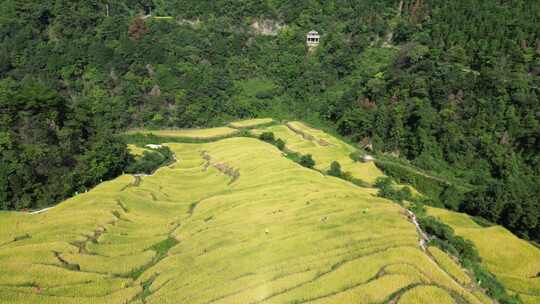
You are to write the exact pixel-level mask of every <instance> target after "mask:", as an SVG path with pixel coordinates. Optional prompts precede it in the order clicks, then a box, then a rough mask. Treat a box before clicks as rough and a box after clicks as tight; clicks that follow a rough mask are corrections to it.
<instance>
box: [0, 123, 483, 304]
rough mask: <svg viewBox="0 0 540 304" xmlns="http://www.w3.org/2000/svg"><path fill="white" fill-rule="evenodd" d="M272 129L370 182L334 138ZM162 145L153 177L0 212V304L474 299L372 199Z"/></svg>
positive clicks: (292, 168) (288, 165)
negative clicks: (168, 157) (167, 161)
mask: <svg viewBox="0 0 540 304" xmlns="http://www.w3.org/2000/svg"><path fill="white" fill-rule="evenodd" d="M279 127H284V126H272V127H268V129H272V128H274V129H277V130H278V131H279V132H284V133H286V134H289V135H291V134H290V133H288V132H292V135H291V137H290V138H289V140H290V142H288V144H291V145H292V146H291V149H295V147H298V149H309V150H302V151H310V153H313V155H314V157H316V158H318V159H319V160H321V162H320V166H325V165H324V163H323V160H327V165H329V162H330V161H331V160H335V159H336V160H339V157H342V158H341V159H342V161H343V163H342V164H345V165H346V166H347V168H351V169H347V170H351V171H352V170H357V171H355V172H357V173H358V174H359V175H363V174H365V175H366V176H367V175H369V176H372V177H373V175H379V174H380V173H376V174H374V173H373V172H372V171H370V169H369V168H368V167H363V166H362V165H363V164H356V163H353V162H352V160H351V162H349V163H348V162H346V161H345V159H346V158H347V157H348V154H347V152H348V151H350V149H349V148H347V145H346V144H344V143H342V142H340V141H339V140H337V139H335V138H333V137H330V136H327V135H325V134H323V133H320V132H317V131H316V130H314V129H306V132H310V134H313V136H314V137H316V138H319V139H322V140H324V141H327V142H328V143H330V145H326V144H322V145H321V143H322V142H320V141H318V139H317V140H316V141H315V142H314V141H312V140H307V141H306V140H304V139H303V137H300V138H299V137H298V135H297V133H294V132H293V131H291V129H290V128H288V127H286V126H285V127H284V128H285V129H280V128H279ZM294 127H295V128H302V126H301V125H299V124H295V125H294ZM199 131H200V130H198V131H194V132H199ZM259 131H261V130H258V131H257V132H259ZM218 133H219V132H218ZM209 134H216V133H213V132H209ZM278 137H280V136H278ZM295 143H297V144H298V146H295ZM166 145H167V146H168V147H169V148H170V149H171V151H172V152H173V153H175V157H176V162H175V163H174V164H171V165H169V166H167V167H162V168H160V169H159V170H157V171H156V172H155V174H153V175H151V176H143V177H133V176H127V175H125V176H121V177H118V178H116V179H115V180H113V181H109V182H105V183H102V184H100V185H99V186H97V187H95V188H94V189H92V190H91V191H89V192H87V193H83V194H79V195H77V196H75V197H73V198H71V199H68V200H66V201H65V202H62V203H61V204H59V205H58V206H56V207H54V208H53V209H51V210H49V211H47V212H43V213H40V214H34V215H32V214H22V213H14V212H3V213H0V225H1V227H2V229H1V230H0V240H1V242H0V270H1V271H0V303H15V304H18V303H55V304H63V303H83V304H84V303H111V304H124V303H130V304H133V303H137V304H154V303H156V304H157V303H159V304H162V303H165V304H167V303H174V304H177V303H190V304H191V303H193V304H198V303H300V302H304V301H312V302H316V303H349V302H354V303H382V302H386V301H396V300H399V299H400V297H406V296H407V291H408V290H414V288H415V287H416V288H418V287H424V286H426V287H429V286H436V287H439V288H440V289H442V290H444V291H445V292H448V293H449V294H452V295H453V296H455V297H458V298H459V299H460V301H461V302H460V303H481V302H480V300H479V299H480V296H478V295H476V292H477V291H476V290H472V289H470V288H469V287H468V286H464V285H462V284H460V283H459V282H458V281H456V280H454V278H452V276H450V275H449V274H448V273H447V272H446V271H448V270H446V271H445V269H443V268H441V267H440V265H439V264H437V263H436V262H435V261H434V260H433V259H432V257H431V255H429V254H428V253H427V252H425V251H423V250H422V249H421V248H420V247H419V242H418V241H419V240H418V234H417V232H416V228H415V226H414V224H413V223H411V222H410V221H409V219H408V218H407V216H406V212H405V210H404V209H403V208H402V207H401V206H399V205H397V204H394V203H393V202H391V201H389V200H386V199H383V198H380V197H377V196H376V195H375V194H374V192H375V191H374V189H370V188H361V187H357V186H354V185H352V184H351V183H348V182H346V181H344V180H341V179H338V178H334V177H330V176H325V175H323V174H321V173H320V172H318V171H315V170H310V169H307V168H304V167H302V166H300V165H298V164H296V163H294V162H292V161H291V160H289V159H287V158H286V157H284V156H283V154H282V152H281V151H279V150H278V149H277V148H276V147H274V146H272V145H270V144H267V143H264V142H262V141H259V140H257V139H254V138H246V137H233V138H228V139H223V140H219V141H214V142H209V143H200V144H193V143H191V144H188V143H169V144H166ZM306 147H307V148H306ZM332 147H334V148H332ZM319 149H322V150H323V152H318V150H319ZM326 149H330V150H326ZM332 149H335V150H332ZM302 153H304V152H302ZM357 165H358V167H355V166H357ZM224 168H228V169H230V170H234V172H237V173H238V176H236V177H233V176H231V173H230V170H225V169H224ZM362 168H364V169H366V168H367V169H366V172H367V173H366V172H364V171H363V169H362ZM367 179H369V178H367ZM367 179H366V180H367ZM473 292H475V293H473ZM432 294H434V292H432V291H430V290H428V291H426V297H424V298H422V297H420V298H419V299H420V300H419V302H418V303H432V302H430V301H431V300H432V297H431V295H432ZM419 296H423V295H419ZM409 297H411V296H409ZM413 299H414V298H413ZM422 301H423V302H422Z"/></svg>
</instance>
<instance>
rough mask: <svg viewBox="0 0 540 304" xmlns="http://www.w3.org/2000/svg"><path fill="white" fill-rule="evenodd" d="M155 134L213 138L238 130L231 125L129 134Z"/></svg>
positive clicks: (231, 133)
mask: <svg viewBox="0 0 540 304" xmlns="http://www.w3.org/2000/svg"><path fill="white" fill-rule="evenodd" d="M136 133H140V134H153V135H156V136H160V137H176V138H189V139H213V138H221V137H226V136H231V135H234V134H235V133H238V130H236V129H233V128H229V127H219V128H211V129H182V130H157V131H151V130H134V131H130V132H128V134H136Z"/></svg>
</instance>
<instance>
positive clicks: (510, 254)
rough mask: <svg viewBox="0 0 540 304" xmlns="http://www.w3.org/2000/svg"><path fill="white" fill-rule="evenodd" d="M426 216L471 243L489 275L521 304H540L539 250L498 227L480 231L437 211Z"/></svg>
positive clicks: (460, 217) (468, 219) (462, 218)
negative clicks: (489, 272)
mask: <svg viewBox="0 0 540 304" xmlns="http://www.w3.org/2000/svg"><path fill="white" fill-rule="evenodd" d="M428 213H429V214H430V215H433V216H435V217H437V218H439V219H440V220H441V221H443V222H444V223H446V224H448V225H450V226H451V227H452V228H453V229H454V230H455V232H456V234H457V235H460V236H462V237H464V238H466V239H469V240H471V241H473V242H474V244H475V245H476V247H477V248H478V251H479V253H480V256H481V257H482V259H483V263H484V264H485V265H486V267H487V268H488V269H489V271H491V272H492V273H493V274H495V275H496V276H497V278H498V279H499V280H500V281H501V283H503V284H504V285H505V286H506V287H507V288H508V289H509V290H510V291H512V292H514V293H517V294H519V295H520V297H521V299H522V300H523V302H524V303H530V304H533V303H540V277H538V273H540V249H538V248H537V247H535V246H533V245H531V244H529V243H528V242H526V241H524V240H521V239H519V238H518V237H516V236H514V235H513V234H512V233H511V232H510V231H508V230H506V229H505V228H503V227H501V226H492V227H482V226H480V225H478V224H477V223H476V222H475V221H473V220H472V218H471V217H469V216H468V215H466V214H462V213H456V212H451V211H448V210H444V209H438V208H429V209H428Z"/></svg>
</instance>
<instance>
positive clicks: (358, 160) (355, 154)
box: [349, 151, 363, 162]
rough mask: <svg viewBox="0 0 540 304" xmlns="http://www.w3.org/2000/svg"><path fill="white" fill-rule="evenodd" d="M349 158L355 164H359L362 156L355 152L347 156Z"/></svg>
mask: <svg viewBox="0 0 540 304" xmlns="http://www.w3.org/2000/svg"><path fill="white" fill-rule="evenodd" d="M349 157H350V158H351V159H352V160H353V161H355V162H360V161H362V157H363V155H362V153H361V152H360V151H355V152H353V153H351V154H349Z"/></svg>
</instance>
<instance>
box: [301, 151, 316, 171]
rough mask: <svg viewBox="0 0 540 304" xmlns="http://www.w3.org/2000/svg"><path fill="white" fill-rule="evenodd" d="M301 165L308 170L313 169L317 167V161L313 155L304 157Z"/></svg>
mask: <svg viewBox="0 0 540 304" xmlns="http://www.w3.org/2000/svg"><path fill="white" fill-rule="evenodd" d="M299 163H300V165H302V166H304V167H306V168H310V169H313V167H315V161H314V160H313V157H312V156H311V154H306V155H302V157H300V162H299Z"/></svg>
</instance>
